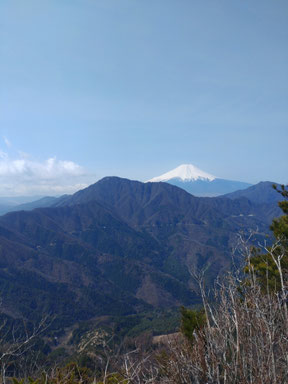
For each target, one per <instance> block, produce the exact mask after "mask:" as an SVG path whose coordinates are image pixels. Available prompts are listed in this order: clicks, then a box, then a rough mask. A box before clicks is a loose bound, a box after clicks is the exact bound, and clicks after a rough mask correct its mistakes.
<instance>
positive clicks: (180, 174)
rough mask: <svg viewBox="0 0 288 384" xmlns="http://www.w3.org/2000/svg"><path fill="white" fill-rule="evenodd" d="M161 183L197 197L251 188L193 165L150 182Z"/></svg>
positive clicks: (185, 166) (180, 167) (184, 166)
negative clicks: (174, 186)
mask: <svg viewBox="0 0 288 384" xmlns="http://www.w3.org/2000/svg"><path fill="white" fill-rule="evenodd" d="M159 181H162V182H167V183H169V184H172V185H176V187H180V188H182V189H184V190H185V191H187V192H189V193H192V194H193V195H195V196H219V195H224V194H226V193H230V192H234V191H237V190H240V189H245V188H248V187H250V186H251V184H248V183H244V182H242V181H235V180H225V179H220V178H217V177H215V176H213V175H211V174H210V173H206V172H204V171H201V169H199V168H197V167H195V166H194V165H192V164H182V165H180V166H179V167H177V168H175V169H172V171H170V172H167V173H164V174H163V175H161V176H158V177H153V179H151V180H148V182H152V183H154V182H159Z"/></svg>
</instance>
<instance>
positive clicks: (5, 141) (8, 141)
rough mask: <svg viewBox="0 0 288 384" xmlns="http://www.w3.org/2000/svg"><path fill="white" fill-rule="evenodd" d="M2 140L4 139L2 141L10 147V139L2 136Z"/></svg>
mask: <svg viewBox="0 0 288 384" xmlns="http://www.w3.org/2000/svg"><path fill="white" fill-rule="evenodd" d="M3 140H4V143H5V144H6V147H7V148H10V147H11V142H10V140H8V139H7V137H6V136H3Z"/></svg>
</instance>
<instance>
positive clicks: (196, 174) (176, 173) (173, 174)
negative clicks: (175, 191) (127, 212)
mask: <svg viewBox="0 0 288 384" xmlns="http://www.w3.org/2000/svg"><path fill="white" fill-rule="evenodd" d="M215 178H216V177H215V176H213V175H210V174H209V173H206V172H204V171H202V170H201V169H199V168H197V167H195V166H194V165H192V164H182V165H180V166H179V167H177V168H175V169H172V171H169V172H167V173H164V174H163V175H161V176H158V177H153V179H151V180H148V182H152V183H154V182H159V181H169V180H171V179H179V180H181V181H196V180H205V181H213V180H215Z"/></svg>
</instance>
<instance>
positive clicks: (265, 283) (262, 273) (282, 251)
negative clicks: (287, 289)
mask: <svg viewBox="0 0 288 384" xmlns="http://www.w3.org/2000/svg"><path fill="white" fill-rule="evenodd" d="M287 187H288V186H286V188H285V186H284V185H282V186H281V189H277V186H276V185H274V186H273V188H274V189H276V190H277V192H279V193H280V194H281V195H282V196H283V197H284V200H283V201H280V202H279V203H278V205H279V207H280V208H281V209H282V211H283V213H284V215H282V216H281V217H279V218H278V219H274V220H273V222H272V224H271V226H270V229H271V230H272V231H273V233H274V236H275V240H276V242H275V243H274V244H273V245H272V246H271V247H268V248H266V251H267V252H266V253H265V254H262V253H260V251H259V250H256V249H253V250H252V257H251V258H250V260H249V264H248V265H247V266H246V267H245V272H249V271H250V269H251V268H252V269H253V272H254V273H255V275H256V277H257V279H258V281H259V282H260V284H261V287H262V289H263V291H265V292H267V291H268V290H269V291H272V292H273V291H276V292H279V291H281V290H283V289H284V287H283V276H284V277H285V276H287V273H288V189H287Z"/></svg>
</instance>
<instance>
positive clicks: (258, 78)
mask: <svg viewBox="0 0 288 384" xmlns="http://www.w3.org/2000/svg"><path fill="white" fill-rule="evenodd" d="M287 20H288V3H287V0H277V1H273V2H272V1H271V0H270V1H267V0H253V1H239V0H198V1H194V0H153V1H152V0H41V1H39V0H25V1H23V0H1V1H0V195H9V194H31V193H35V194H39V193H40V194H46V193H48V194H55V193H56V194H61V193H64V192H68V193H69V192H73V191H74V190H76V189H79V188H81V187H83V186H85V185H87V184H90V183H92V182H95V181H96V180H98V179H99V178H101V177H104V176H106V175H117V176H122V177H128V178H131V179H138V180H147V179H150V178H152V177H154V176H157V175H159V174H162V173H164V172H166V171H168V170H170V169H172V168H175V167H176V166H178V165H180V164H182V163H192V164H194V165H196V166H197V167H199V168H201V169H203V170H204V171H206V172H209V173H212V174H214V175H216V176H218V177H221V178H227V179H234V180H242V181H247V182H252V183H256V182H258V181H261V180H271V181H277V182H281V183H288V173H287V168H288V167H287V166H288V157H287V139H288V108H287V104H288V69H287V68H288V23H287Z"/></svg>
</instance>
